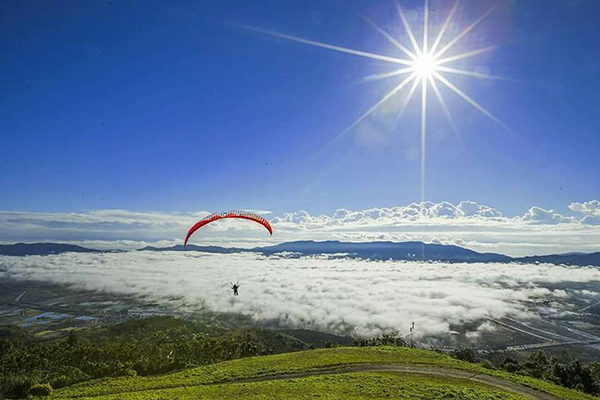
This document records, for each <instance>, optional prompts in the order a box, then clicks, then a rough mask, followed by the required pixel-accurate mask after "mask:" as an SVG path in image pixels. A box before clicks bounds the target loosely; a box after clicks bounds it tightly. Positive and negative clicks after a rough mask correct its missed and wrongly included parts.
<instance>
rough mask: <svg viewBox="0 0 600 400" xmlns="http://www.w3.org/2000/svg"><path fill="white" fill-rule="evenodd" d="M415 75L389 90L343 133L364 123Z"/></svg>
mask: <svg viewBox="0 0 600 400" xmlns="http://www.w3.org/2000/svg"><path fill="white" fill-rule="evenodd" d="M415 75H416V74H415V73H412V74H410V76H408V77H407V78H406V79H404V80H403V81H402V82H400V84H399V85H398V86H396V87H395V88H393V89H392V90H390V91H389V92H388V93H387V94H386V95H385V96H383V97H382V98H381V100H379V101H378V102H377V103H375V104H374V105H373V106H372V107H371V108H369V109H368V110H367V111H366V112H365V113H363V115H361V116H360V117H358V119H357V120H356V121H354V122H353V123H352V125H350V126H349V127H348V128H346V129H345V130H344V132H343V133H347V132H348V131H350V130H352V128H354V127H355V126H356V125H358V124H360V123H361V122H362V121H364V119H365V118H367V117H368V116H369V115H371V114H372V113H373V112H374V111H375V110H377V109H378V108H379V107H381V105H382V104H383V103H385V102H386V101H388V100H389V99H391V98H392V97H393V96H394V95H395V94H396V93H398V92H399V91H400V90H402V88H404V86H406V85H407V84H408V83H409V82H410V81H411V80H412V79H413V78H414V77H415Z"/></svg>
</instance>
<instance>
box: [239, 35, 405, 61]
mask: <svg viewBox="0 0 600 400" xmlns="http://www.w3.org/2000/svg"><path fill="white" fill-rule="evenodd" d="M246 29H249V30H252V31H255V32H259V33H262V34H264V35H269V36H273V37H277V38H280V39H286V40H290V41H292V42H297V43H302V44H307V45H310V46H314V47H321V48H323V49H327V50H333V51H339V52H341V53H347V54H352V55H354V56H359V57H366V58H372V59H375V60H381V61H387V62H391V63H396V64H403V65H412V62H411V61H410V60H405V59H402V58H396V57H390V56H385V55H382V54H375V53H369V52H366V51H361V50H354V49H350V48H347V47H342V46H336V45H333V44H328V43H323V42H317V41H315V40H309V39H303V38H300V37H297V36H291V35H286V34H284V33H279V32H273V31H268V30H263V29H258V28H252V27H246Z"/></svg>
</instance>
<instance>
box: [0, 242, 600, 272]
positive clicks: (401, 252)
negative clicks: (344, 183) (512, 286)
mask: <svg viewBox="0 0 600 400" xmlns="http://www.w3.org/2000/svg"><path fill="white" fill-rule="evenodd" d="M139 251H203V252H207V253H222V254H231V253H242V252H257V253H263V254H266V255H271V254H274V253H283V252H287V253H293V254H297V255H299V256H300V255H315V254H344V255H345V256H346V257H355V258H363V259H371V260H389V259H392V260H426V261H445V262H523V263H538V262H539V263H551V264H567V265H581V266H583V265H594V266H600V252H598V253H590V254H586V253H565V254H553V255H546V256H529V257H509V256H506V255H503V254H498V253H479V252H476V251H473V250H469V249H465V248H462V247H459V246H453V245H442V244H428V243H423V242H360V243H355V242H340V241H337V240H332V241H324V242H315V241H312V240H303V241H296V242H285V243H280V244H277V245H275V246H266V247H255V248H253V249H242V248H235V247H220V246H196V245H188V246H186V247H184V246H183V245H177V246H172V247H152V246H148V247H144V248H143V249H140V250H139ZM65 252H79V253H90V252H100V250H93V249H88V248H85V247H81V246H76V245H70V244H62V243H30V244H26V243H17V244H11V245H0V255H9V256H25V255H48V254H59V253H65Z"/></svg>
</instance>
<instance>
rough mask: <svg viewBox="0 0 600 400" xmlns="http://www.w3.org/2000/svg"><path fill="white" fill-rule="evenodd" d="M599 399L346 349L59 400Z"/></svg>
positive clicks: (391, 351) (111, 383) (398, 352)
mask: <svg viewBox="0 0 600 400" xmlns="http://www.w3.org/2000/svg"><path fill="white" fill-rule="evenodd" d="M230 397H238V398H244V399H248V398H251V399H270V398H278V399H292V398H294V399H296V398H321V399H349V398H353V399H377V398H386V397H389V398H400V399H414V398H421V399H451V398H460V399H473V400H475V399H481V400H486V399H527V398H533V399H572V400H575V399H578V400H579V399H597V398H595V397H592V396H588V395H585V394H583V393H580V392H577V391H573V390H569V389H565V388H562V387H560V386H556V385H554V384H552V383H549V382H545V381H541V380H537V379H533V378H529V377H525V376H520V375H514V374H509V373H506V372H500V371H496V370H489V369H485V368H483V367H481V366H479V365H477V364H470V363H466V362H462V361H459V360H456V359H454V358H451V357H449V356H446V355H444V354H440V353H436V352H433V351H428V350H419V349H410V348H398V347H367V348H357V347H342V348H335V349H318V350H307V351H300V352H295V353H286V354H277V355H271V356H261V357H251V358H244V359H238V360H233V361H226V362H222V363H217V364H211V365H206V366H201V367H196V368H190V369H185V370H182V371H178V372H174V373H170V374H165V375H159V376H149V377H121V378H106V379H99V380H95V381H88V382H84V383H81V384H78V385H73V386H69V387H66V388H64V389H59V390H56V391H55V392H54V394H53V395H52V398H56V399H69V398H95V399H156V400H158V399H181V400H183V399H220V398H230Z"/></svg>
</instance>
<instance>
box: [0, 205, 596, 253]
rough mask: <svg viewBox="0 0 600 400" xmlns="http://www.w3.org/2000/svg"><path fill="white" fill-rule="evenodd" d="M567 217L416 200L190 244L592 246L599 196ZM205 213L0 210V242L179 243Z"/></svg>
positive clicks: (201, 234)
mask: <svg viewBox="0 0 600 400" xmlns="http://www.w3.org/2000/svg"><path fill="white" fill-rule="evenodd" d="M568 208H569V210H570V213H571V214H572V215H563V214H561V213H559V212H557V211H554V210H551V209H544V208H542V207H538V206H533V207H531V208H530V209H529V210H527V211H526V212H525V213H524V214H523V215H518V216H512V217H508V216H505V215H504V214H503V213H502V212H501V211H500V210H498V209H496V208H494V207H490V206H487V205H483V204H480V203H477V202H474V201H462V202H460V203H457V204H453V203H449V202H439V203H433V202H422V203H412V204H408V205H406V206H397V207H390V208H386V207H379V208H370V209H366V210H348V209H338V210H336V211H335V212H334V213H332V214H330V215H326V214H320V215H313V214H310V213H309V212H307V211H304V210H301V211H296V212H291V213H285V214H283V215H273V216H271V215H270V213H269V212H268V211H263V212H262V213H263V214H268V215H267V216H269V217H271V218H270V220H271V223H272V224H273V227H274V229H275V235H274V236H273V237H272V238H270V237H267V236H265V234H264V231H263V230H262V229H261V228H260V227H258V226H254V224H251V223H248V222H246V221H235V220H226V221H219V223H217V224H211V225H208V226H207V227H205V228H203V229H202V230H200V231H198V232H197V233H196V234H195V235H194V237H193V238H192V242H193V243H198V244H211V245H222V246H239V247H254V246H260V245H268V244H275V243H279V242H283V241H290V240H335V239H337V240H348V241H369V240H391V241H405V240H422V241H426V242H432V243H444V244H455V245H459V246H464V247H468V248H471V249H473V250H477V251H494V252H501V253H505V254H508V255H513V256H520V255H533V254H550V253H561V252H570V251H583V252H593V251H600V201H598V200H591V201H587V202H583V203H577V202H574V203H571V204H570V205H569V206H568ZM207 214H208V212H206V211H197V212H189V213H166V212H144V213H142V212H133V211H126V210H93V211H86V212H80V213H34V212H9V211H4V212H0V241H3V242H15V241H30V242H31V241H62V242H73V243H78V244H82V245H86V246H90V247H96V248H100V249H103V248H121V249H127V248H129V249H131V248H141V247H143V246H146V245H149V244H151V245H160V246H169V245H174V244H180V243H181V242H182V240H183V237H184V235H185V232H186V231H187V229H188V228H189V227H190V226H191V225H192V224H193V223H194V222H196V221H197V220H198V219H200V218H202V217H203V216H205V215H207Z"/></svg>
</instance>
